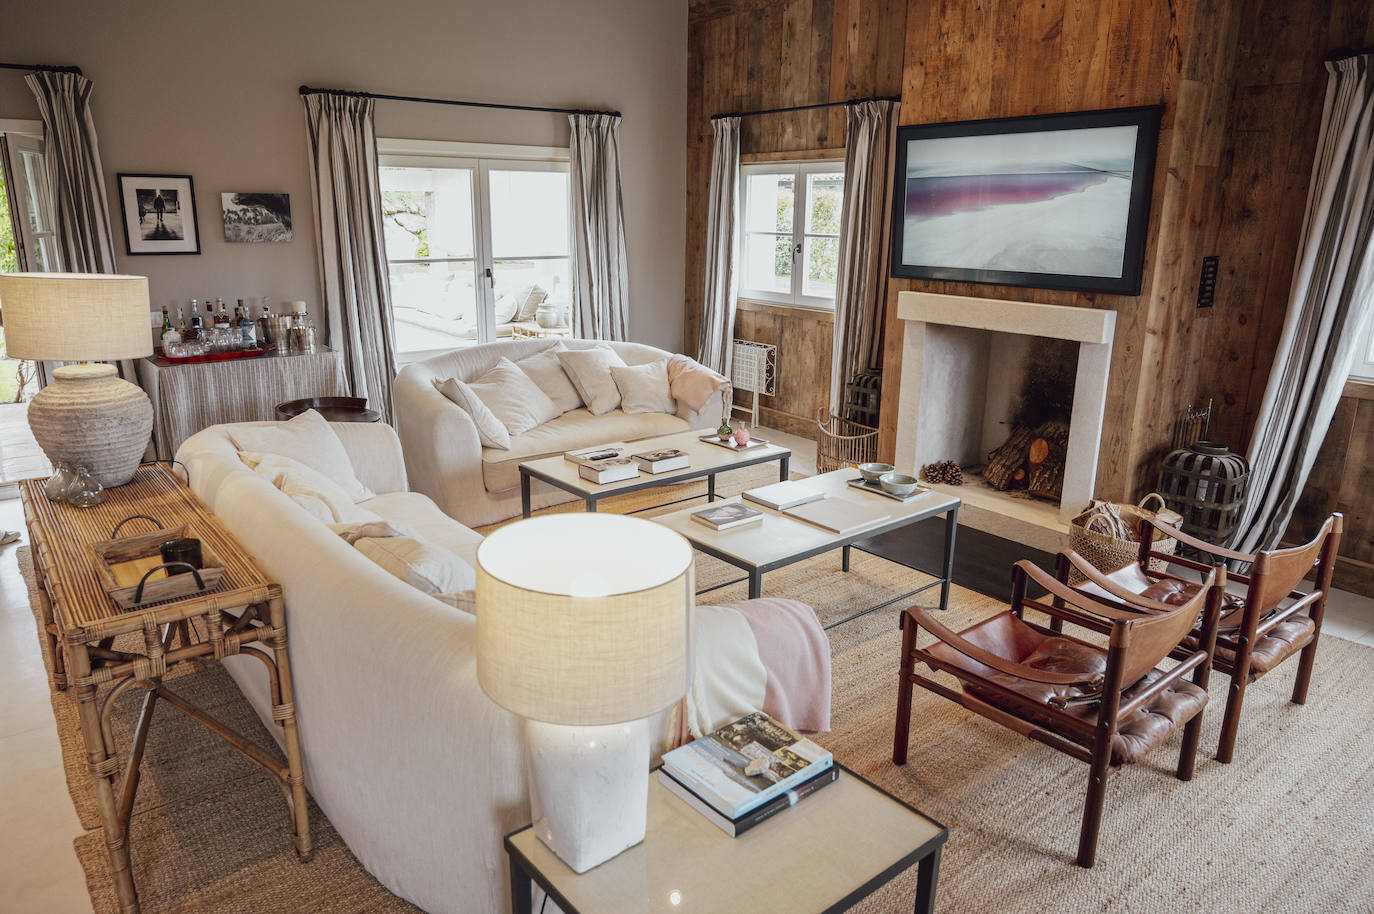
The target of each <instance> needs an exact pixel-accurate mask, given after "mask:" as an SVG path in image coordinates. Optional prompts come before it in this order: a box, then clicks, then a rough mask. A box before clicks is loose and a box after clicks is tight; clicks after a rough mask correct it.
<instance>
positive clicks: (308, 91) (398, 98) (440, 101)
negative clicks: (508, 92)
mask: <svg viewBox="0 0 1374 914" xmlns="http://www.w3.org/2000/svg"><path fill="white" fill-rule="evenodd" d="M300 93H301V95H347V96H351V97H353V98H380V99H386V100H387V101H393V102H420V103H421V104H425V105H457V106H459V107H463V108H499V109H501V110H503V111H547V112H550V113H552V114H609V115H611V116H612V117H620V112H619V111H598V110H596V109H595V108H548V107H545V106H543V105H503V104H499V103H497V102H465V101H455V100H454V99H448V98H421V97H420V96H416V95H382V94H380V93H377V92H354V91H352V90H349V89H317V88H314V87H312V86H301V88H300Z"/></svg>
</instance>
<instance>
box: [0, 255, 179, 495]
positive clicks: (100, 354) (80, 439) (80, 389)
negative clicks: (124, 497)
mask: <svg viewBox="0 0 1374 914" xmlns="http://www.w3.org/2000/svg"><path fill="white" fill-rule="evenodd" d="M148 313H149V306H148V279H147V277H146V276H120V275H117V274H105V273H0V320H3V323H4V328H5V347H6V350H7V351H8V354H9V356H10V358H13V359H34V360H41V361H48V362H77V363H80V364H76V365H63V366H61V367H59V368H56V369H54V370H53V372H52V378H53V380H52V383H51V384H49V385H47V386H46V387H44V388H43V389H42V390H40V391H39V392H38V395H37V396H35V397H34V398H33V401H32V402H31V403H30V404H29V428H31V429H32V430H33V437H34V438H35V439H37V441H38V446H39V447H41V448H42V449H43V453H44V454H47V455H48V459H49V460H50V461H52V462H53V463H54V464H56V463H58V462H59V461H65V462H67V463H70V464H72V465H73V466H77V465H81V466H85V467H87V468H88V469H89V470H90V472H91V475H92V476H93V477H95V479H96V480H97V481H98V482H99V483H100V484H101V485H102V486H104V487H105V488H109V487H110V486H122V485H124V483H126V482H128V481H129V480H131V479H133V476H134V473H135V472H136V471H137V470H138V464H139V461H140V460H141V459H142V458H143V453H144V451H145V450H146V449H147V447H148V439H149V437H150V436H151V435H152V432H153V406H152V403H150V402H149V400H148V395H147V394H145V393H144V392H143V391H142V390H141V389H140V388H139V387H137V386H136V385H134V384H130V383H129V382H128V381H125V380H123V379H121V378H120V377H119V374H118V372H117V371H116V370H115V367H114V366H113V365H105V364H100V363H99V362H98V361H97V360H102V359H109V360H117V359H138V358H143V357H144V356H149V355H152V354H153V340H152V334H151V333H150V332H149V329H148V328H149V322H148Z"/></svg>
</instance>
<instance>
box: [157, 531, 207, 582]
mask: <svg viewBox="0 0 1374 914" xmlns="http://www.w3.org/2000/svg"><path fill="white" fill-rule="evenodd" d="M158 551H159V552H161V553H162V561H164V562H185V563H186V564H187V565H190V566H191V568H203V567H204V564H203V560H202V558H201V554H200V540H198V539H195V538H194V537H189V536H186V537H182V538H180V539H174V540H168V541H167V542H165V543H163V544H162V545H161V546H159V547H158ZM189 570H190V569H187V568H169V569H167V573H168V574H186V573H187V572H188V571H189Z"/></svg>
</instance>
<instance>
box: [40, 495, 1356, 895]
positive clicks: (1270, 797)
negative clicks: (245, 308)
mask: <svg viewBox="0 0 1374 914" xmlns="http://www.w3.org/2000/svg"><path fill="white" fill-rule="evenodd" d="M770 475H771V473H770V472H769V471H767V470H763V471H753V472H741V473H738V474H734V476H735V477H737V478H734V479H732V478H731V477H728V476H727V477H724V478H723V479H722V485H721V490H722V491H734V490H738V489H739V488H742V487H747V486H751V485H756V484H758V483H759V482H761V481H765V480H767V478H768V477H769V476H770ZM667 497H668V494H667V493H665V492H662V491H660V492H658V493H640V494H637V495H633V496H627V497H626V499H625V500H624V501H622V502H621V503H620V504H619V505H616V504H614V503H607V504H606V505H605V506H603V510H617V509H618V510H628V509H632V508H635V507H640V506H642V505H644V504H650V503H653V502H654V501H655V500H656V499H664V498H667ZM566 509H567V508H565V510H566ZM27 564H28V563H27V561H25V560H21V563H20V565H21V568H24V569H25V572H26V576H27V577H29V579H30V584H31V583H32V580H31V573H30V572H28V569H27ZM852 568H853V570H852V572H851V573H850V574H849V575H843V574H841V573H840V572H839V556H838V554H835V555H828V556H819V557H817V558H815V559H812V560H810V561H807V562H804V563H801V564H799V565H796V566H793V567H791V568H788V569H783V570H782V571H779V572H775V573H773V574H771V575H768V576H766V577H765V578H764V592H765V593H766V594H769V593H771V594H778V595H789V596H797V597H799V598H802V599H805V600H806V601H808V602H810V603H811V604H812V605H813V606H815V607H816V609H817V612H818V613H819V615H820V616H821V617H822V619H830V618H839V617H841V616H842V615H844V614H847V613H848V612H851V611H852V610H853V609H855V608H859V607H862V606H866V605H870V604H871V603H874V602H879V601H880V600H882V599H884V598H885V597H886V596H895V595H897V594H899V593H901V592H903V591H905V590H908V589H910V588H911V586H912V585H913V584H914V583H916V582H917V580H918V578H917V576H915V575H914V574H913V573H912V572H910V571H907V570H905V569H901V568H898V567H896V566H893V565H891V564H888V563H886V562H884V561H882V560H880V559H876V558H873V557H871V556H866V555H862V554H858V553H856V554H855V557H854V563H853V566H852ZM736 576H737V572H735V571H734V570H733V569H730V568H728V567H726V566H724V565H722V564H721V563H718V562H715V561H713V560H710V559H706V558H702V559H700V560H699V573H698V582H699V586H703V587H705V586H709V585H710V584H713V583H716V582H719V581H725V580H729V579H731V578H732V577H736ZM743 596H744V585H743V584H734V585H731V586H730V587H727V588H724V589H722V590H720V591H717V592H716V593H714V594H712V595H711V599H712V601H724V600H731V599H742V598H743ZM923 602H925V603H926V605H933V604H934V602H935V593H934V592H932V593H930V594H928V595H926V597H925V598H924V599H923ZM996 605H997V604H996V603H995V601H992V600H989V599H987V598H984V597H981V596H979V595H977V594H974V593H971V592H969V591H966V590H963V589H961V588H956V589H955V592H954V596H953V599H952V608H951V610H950V613H949V622H950V624H952V625H953V626H955V627H956V628H957V627H960V626H961V625H963V624H966V623H967V622H968V621H969V620H972V619H975V618H980V617H982V616H984V615H986V614H988V613H990V612H992V611H993V610H994V609H995V607H996ZM894 621H895V610H892V609H888V610H883V611H881V612H878V613H874V614H873V615H871V616H868V617H865V618H864V619H861V620H859V621H857V622H853V623H850V624H848V625H844V626H841V627H840V628H839V629H837V630H835V631H834V632H831V636H832V644H833V649H834V732H832V733H831V734H829V735H827V736H825V737H823V738H822V739H821V742H822V743H824V744H825V745H826V746H828V747H829V748H831V749H833V750H834V752H835V756H836V758H837V759H838V760H840V761H841V762H843V763H845V764H846V765H848V766H850V767H851V768H853V769H855V770H856V771H858V772H859V773H861V774H863V775H865V776H867V777H869V778H871V779H872V780H874V781H875V782H876V783H878V784H879V785H881V786H882V787H884V788H886V789H887V790H890V791H892V792H893V793H895V794H897V795H898V796H900V797H902V798H903V799H905V800H907V801H908V802H910V803H912V804H913V805H915V806H917V807H918V808H920V809H922V810H924V811H925V812H926V813H928V814H929V815H930V816H931V817H933V818H935V819H937V820H939V821H941V822H943V823H944V824H945V825H947V826H948V827H949V829H950V840H949V843H948V845H947V846H946V849H945V854H944V859H943V863H942V867H941V872H940V887H939V894H938V902H937V909H938V910H940V911H944V912H964V911H968V912H975V911H976V912H984V911H1027V912H1033V911H1047V910H1055V911H1062V912H1080V911H1081V912H1097V911H1113V912H1116V911H1121V912H1137V911H1139V912H1158V911H1179V910H1197V911H1228V912H1229V911H1301V912H1318V911H1323V912H1324V911H1367V910H1374V869H1371V867H1370V859H1371V857H1370V850H1369V849H1370V848H1371V847H1374V704H1371V702H1369V700H1368V699H1367V698H1366V697H1364V687H1365V686H1367V684H1368V683H1370V681H1371V678H1372V677H1371V673H1370V670H1371V668H1374V650H1371V649H1370V648H1367V647H1363V646H1361V645H1357V644H1353V643H1351V642H1347V641H1342V640H1340V639H1336V638H1327V639H1326V640H1325V641H1324V642H1323V644H1322V650H1321V654H1320V656H1319V659H1318V665H1317V672H1316V676H1315V679H1314V684H1313V688H1312V693H1311V696H1310V698H1309V701H1308V704H1307V705H1306V706H1304V707H1301V708H1300V707H1297V706H1295V705H1290V704H1289V703H1288V702H1287V694H1288V690H1289V688H1290V687H1291V685H1292V677H1293V671H1292V670H1283V671H1281V672H1278V673H1275V674H1272V675H1271V676H1270V677H1268V678H1267V679H1266V680H1263V681H1261V683H1260V684H1259V685H1258V686H1257V687H1255V688H1254V689H1252V690H1251V693H1250V696H1249V700H1248V713H1247V716H1246V719H1245V722H1244V724H1243V726H1242V732H1241V742H1240V745H1239V753H1238V760H1237V761H1236V762H1235V763H1234V764H1232V765H1229V766H1225V765H1219V764H1217V763H1216V762H1215V761H1213V760H1212V759H1211V754H1210V752H1211V750H1212V749H1213V748H1214V747H1215V745H1216V736H1217V730H1218V727H1219V725H1220V715H1219V713H1216V712H1212V713H1209V715H1208V720H1207V724H1206V728H1205V732H1204V737H1203V749H1204V753H1203V754H1202V756H1201V760H1200V762H1199V766H1198V774H1197V777H1196V778H1195V779H1194V780H1193V781H1192V782H1191V783H1189V784H1183V783H1181V782H1179V781H1178V780H1176V779H1174V778H1173V776H1172V767H1173V763H1174V761H1175V760H1176V753H1177V746H1178V740H1177V737H1175V739H1174V740H1173V741H1171V742H1170V743H1169V744H1168V745H1166V746H1165V747H1163V749H1162V750H1161V751H1159V752H1157V753H1156V754H1155V755H1154V756H1153V757H1152V758H1150V759H1147V761H1146V762H1145V763H1143V764H1140V765H1136V766H1133V767H1131V768H1128V769H1126V770H1124V771H1123V772H1122V773H1121V774H1120V775H1119V776H1117V777H1116V778H1114V780H1113V781H1112V783H1111V785H1110V787H1109V789H1108V800H1107V814H1106V817H1105V820H1104V825H1103V834H1102V844H1101V851H1100V854H1099V862H1098V865H1097V867H1096V868H1094V869H1093V870H1088V871H1085V870H1081V869H1079V868H1078V867H1076V866H1074V864H1073V852H1074V848H1075V846H1076V841H1077V834H1078V823H1079V814H1080V810H1081V803H1082V798H1083V790H1084V784H1085V766H1083V765H1082V764H1081V763H1079V762H1076V761H1073V760H1072V759H1069V758H1067V757H1066V756H1063V755H1060V754H1058V753H1056V752H1053V751H1052V750H1050V749H1047V748H1045V747H1042V746H1039V745H1038V744H1035V743H1030V742H1028V741H1026V740H1024V739H1022V738H1020V737H1017V736H1016V735H1015V734H1012V733H1010V732H1009V731H1006V730H1002V729H1000V728H998V727H996V726H994V725H992V724H990V723H987V722H986V721H983V720H982V719H981V718H977V717H975V716H973V715H971V714H969V713H967V712H964V711H962V710H961V709H959V708H957V707H955V706H953V705H951V704H949V703H948V702H945V701H943V700H940V699H937V698H936V697H935V696H932V695H928V694H922V693H919V692H918V694H917V696H916V700H915V714H914V716H913V726H912V737H911V752H910V756H909V758H910V761H909V762H908V764H907V765H906V766H904V767H901V768H898V767H896V766H894V765H893V764H892V761H891V751H892V749H891V741H892V725H893V711H894V707H895V697H894V696H895V682H896V662H897V653H898V649H899V643H900V642H899V635H898V633H897V630H896V628H895V624H894ZM1290 666H1291V664H1290ZM175 688H177V689H179V690H181V691H183V692H185V693H186V694H187V696H188V697H190V698H191V699H192V700H197V701H202V702H204V703H205V704H206V705H207V706H208V707H210V708H211V709H212V711H213V713H216V714H217V715H221V716H222V717H223V718H224V719H225V720H226V721H228V722H230V723H231V724H233V725H235V726H241V727H242V728H243V729H244V732H246V733H249V734H255V735H256V738H257V740H258V741H259V742H260V743H261V744H262V745H264V746H269V747H271V746H272V745H273V744H272V743H271V742H270V737H269V736H268V735H267V734H266V732H265V731H263V730H262V729H261V727H260V726H259V725H258V723H257V720H256V717H255V716H254V715H253V714H252V712H251V710H250V709H249V708H248V705H247V702H246V701H244V700H243V699H242V697H240V696H239V695H238V693H237V690H236V689H235V687H234V685H233V683H232V680H230V679H229V678H228V677H227V675H226V674H224V673H223V672H222V671H221V670H219V669H218V668H217V667H215V666H213V665H212V666H211V667H210V668H208V669H207V670H205V671H203V672H191V673H189V674H185V675H182V676H181V677H179V678H178V680H177V682H176V683H175ZM1212 700H1213V703H1214V707H1216V708H1219V707H1220V705H1221V703H1222V701H1223V700H1224V687H1223V685H1222V684H1217V685H1216V686H1214V688H1213V690H1212ZM137 703H138V696H126V697H125V700H124V701H122V702H121V704H120V707H119V708H118V710H117V711H116V713H115V715H114V723H115V727H116V738H117V740H119V742H120V745H122V746H125V745H127V744H128V734H129V732H130V730H131V728H132V720H133V717H134V715H135V714H136V710H137ZM53 710H54V716H55V717H56V720H57V725H58V733H59V736H60V738H61V741H62V748H63V756H64V759H65V761H66V764H67V774H68V783H69V784H70V785H71V787H72V795H73V801H74V803H75V804H76V807H77V811H78V814H79V815H80V816H81V819H82V821H83V823H85V824H87V825H88V826H95V825H97V823H98V817H97V816H96V815H95V805H94V797H93V795H92V793H91V791H90V789H89V784H88V780H87V776H86V773H85V765H84V761H83V760H82V758H81V752H82V748H81V741H80V736H79V734H78V732H77V727H76V714H75V710H74V708H73V707H72V705H71V702H70V700H69V699H68V698H67V697H66V696H65V695H62V694H60V693H58V694H55V695H54V696H53ZM156 724H157V726H155V727H154V729H153V733H152V737H151V739H150V741H149V747H148V753H147V757H146V759H145V762H144V766H145V768H144V775H143V780H142V786H141V787H140V791H139V802H138V806H137V809H136V813H135V816H134V820H133V829H132V835H131V846H132V849H133V863H134V874H135V879H136V881H137V884H138V885H139V888H140V892H141V896H142V899H143V910H144V912H145V914H161V912H192V911H196V912H200V911H207V912H208V911H214V912H220V911H223V912H240V911H242V912H257V911H266V910H275V911H291V912H294V911H330V912H374V911H375V912H391V911H413V910H415V909H414V908H413V907H411V906H410V905H408V904H406V903H404V902H402V901H400V900H399V899H396V898H394V897H393V896H391V895H390V894H389V893H387V892H386V891H385V890H384V889H382V888H381V886H380V885H378V884H377V883H376V881H375V880H373V879H372V878H371V877H370V876H369V875H368V874H367V873H366V872H365V871H364V870H363V869H362V868H361V867H360V866H359V865H358V863H357V861H356V860H355V859H354V858H353V857H352V855H351V854H349V852H348V850H347V848H346V847H344V846H343V844H342V842H340V841H339V839H338V837H337V835H336V834H335V833H334V832H333V830H332V829H331V828H330V826H329V824H328V822H327V821H326V820H325V819H324V818H323V816H321V815H320V813H319V811H318V809H314V810H313V816H314V818H313V819H312V832H313V836H314V842H315V846H316V849H317V850H316V856H315V859H314V860H313V861H312V862H311V863H309V864H304V865H302V864H299V863H297V862H296V860H295V855H294V853H293V851H292V849H291V842H290V839H289V836H288V827H289V826H288V819H287V814H286V807H285V804H284V802H283V800H282V798H281V794H280V792H279V791H277V789H276V788H275V787H273V786H272V785H271V784H269V783H268V781H267V780H266V779H265V778H264V777H260V776H258V774H257V772H256V769H255V768H254V767H253V766H252V765H251V764H250V763H249V762H247V761H246V760H244V759H242V758H241V757H240V756H238V755H237V754H235V753H234V752H232V751H231V750H229V749H228V748H226V747H223V746H219V745H216V738H215V737H213V736H211V735H209V734H208V733H205V732H204V731H203V730H201V728H199V727H198V726H196V725H195V724H193V723H190V722H189V721H186V720H185V719H184V718H182V716H181V715H180V714H178V713H176V712H175V711H174V710H172V709H169V708H162V709H161V710H160V711H159V712H158V718H157V721H156ZM173 797H174V798H176V799H175V800H170V801H169V798H173ZM76 851H77V855H78V857H79V859H80V860H81V862H82V865H83V866H84V867H85V869H86V873H87V880H88V883H89V885H90V888H91V894H92V901H93V903H94V905H95V909H96V912H97V914H106V912H113V911H115V910H116V906H115V899H114V894H113V892H112V890H111V889H110V888H109V886H108V877H107V872H106V864H105V853H104V844H103V841H102V839H101V833H100V831H99V829H98V827H97V828H94V830H92V831H91V832H89V833H87V834H86V835H85V836H83V837H81V838H78V839H77V841H76ZM913 886H914V873H908V874H904V875H903V876H901V877H898V879H897V880H896V881H895V882H894V884H893V885H891V886H890V887H889V888H888V889H887V890H886V891H884V892H883V893H881V894H880V895H878V896H874V897H873V898H871V899H870V900H869V901H868V902H866V903H865V904H863V905H862V906H861V907H860V909H859V910H861V911H864V912H869V914H874V912H888V911H892V912H897V911H909V910H910V904H911V901H910V899H911V893H912V890H913Z"/></svg>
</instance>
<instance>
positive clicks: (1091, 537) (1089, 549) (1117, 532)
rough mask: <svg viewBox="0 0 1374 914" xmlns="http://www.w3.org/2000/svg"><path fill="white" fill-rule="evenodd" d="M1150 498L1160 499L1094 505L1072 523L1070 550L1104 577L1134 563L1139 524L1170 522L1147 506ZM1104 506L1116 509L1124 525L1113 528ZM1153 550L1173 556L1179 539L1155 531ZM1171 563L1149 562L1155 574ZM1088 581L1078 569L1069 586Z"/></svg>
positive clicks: (1136, 555) (1161, 560)
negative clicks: (1129, 503) (1137, 503)
mask: <svg viewBox="0 0 1374 914" xmlns="http://www.w3.org/2000/svg"><path fill="white" fill-rule="evenodd" d="M1151 497H1154V498H1158V497H1159V496H1158V495H1156V494H1155V493H1153V492H1152V493H1150V495H1147V496H1145V497H1144V498H1142V499H1141V500H1140V504H1139V505H1122V504H1113V503H1107V502H1100V501H1099V502H1093V504H1092V506H1091V507H1089V508H1088V509H1087V510H1086V511H1084V512H1083V513H1082V514H1080V515H1078V516H1077V517H1075V518H1074V519H1073V520H1071V521H1069V548H1071V549H1073V550H1074V551H1075V552H1077V553H1078V554H1079V555H1081V556H1083V558H1084V559H1086V560H1087V561H1088V563H1089V564H1090V565H1092V566H1093V567H1094V568H1096V569H1097V570H1098V571H1101V572H1103V573H1104V574H1110V573H1111V572H1113V571H1116V570H1117V569H1118V568H1122V567H1124V566H1126V565H1129V564H1131V563H1132V562H1134V561H1135V560H1136V558H1137V557H1138V556H1139V555H1140V541H1139V540H1137V539H1136V532H1137V531H1138V530H1139V529H1140V522H1141V521H1142V520H1144V519H1146V518H1149V519H1150V520H1156V519H1158V520H1162V521H1163V522H1165V523H1168V522H1169V521H1170V518H1169V516H1168V515H1167V514H1166V515H1165V516H1164V517H1162V518H1161V517H1160V516H1159V515H1158V514H1156V513H1155V512H1154V511H1151V510H1149V509H1148V508H1146V507H1144V505H1145V503H1146V502H1147V501H1149V500H1150V498H1151ZM1104 504H1110V505H1111V507H1112V508H1114V509H1115V512H1116V513H1117V514H1118V515H1119V516H1120V519H1121V521H1122V522H1124V523H1123V526H1121V527H1115V528H1114V527H1113V525H1112V524H1111V523H1110V522H1109V520H1108V519H1107V518H1106V516H1105V515H1104V513H1103V512H1102V510H1101V509H1102V506H1103V505H1104ZM1170 513H1172V512H1170ZM1150 548H1151V549H1153V550H1154V551H1155V552H1162V553H1164V554H1165V555H1173V554H1174V550H1175V549H1176V548H1178V540H1176V539H1174V538H1173V537H1172V536H1165V535H1164V534H1163V533H1161V532H1160V531H1158V530H1156V531H1155V532H1154V542H1153V543H1152V544H1151V546H1150ZM1168 564H1169V563H1168V562H1167V561H1165V560H1164V559H1150V569H1151V570H1152V571H1164V570H1165V569H1167V568H1168ZM1085 580H1087V579H1086V578H1084V577H1083V575H1081V574H1079V573H1078V572H1077V571H1076V570H1075V571H1072V572H1071V573H1070V576H1069V583H1070V584H1081V583H1083V582H1084V581H1085Z"/></svg>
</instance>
